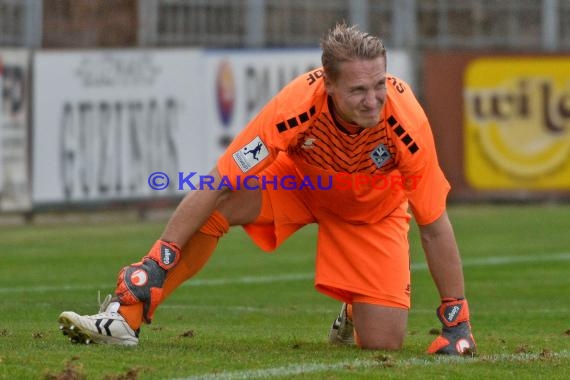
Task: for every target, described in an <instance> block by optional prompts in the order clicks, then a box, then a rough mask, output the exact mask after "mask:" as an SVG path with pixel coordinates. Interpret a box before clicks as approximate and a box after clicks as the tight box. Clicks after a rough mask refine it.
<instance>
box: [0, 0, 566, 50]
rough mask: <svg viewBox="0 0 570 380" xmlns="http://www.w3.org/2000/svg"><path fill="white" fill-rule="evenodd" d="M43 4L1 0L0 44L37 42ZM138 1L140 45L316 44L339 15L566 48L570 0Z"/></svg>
mask: <svg viewBox="0 0 570 380" xmlns="http://www.w3.org/2000/svg"><path fill="white" fill-rule="evenodd" d="M86 1H91V0H74V1H68V2H66V3H63V4H64V5H65V4H67V6H68V7H73V6H78V4H80V3H81V2H86ZM42 4H43V1H42V0H0V46H24V47H32V48H35V47H41V43H42V40H45V38H43V37H45V36H43V35H42V33H50V30H42ZM108 6H111V7H112V6H113V4H112V2H109V5H108ZM136 9H138V15H137V14H134V15H133V17H138V33H137V35H138V45H139V46H142V47H154V46H161V47H162V46H202V47H228V48H238V47H254V48H258V47H301V46H317V44H318V41H319V39H320V37H321V36H322V34H323V33H324V32H326V30H327V29H328V28H330V27H331V26H332V25H333V24H334V23H335V22H338V21H339V20H345V21H347V22H350V23H356V24H359V25H360V26H361V28H362V29H365V30H369V31H370V32H371V33H374V34H377V35H379V36H381V37H382V38H383V40H384V41H385V42H386V45H388V46H391V47H399V48H408V49H420V50H422V49H427V48H438V49H463V50H469V49H484V48H493V49H494V48H500V49H507V50H523V49H526V50H529V49H535V50H536V49H542V50H548V51H557V50H566V51H568V50H570V0H421V1H420V0H350V1H349V0H327V1H323V0H138V2H137V7H136ZM110 33H112V31H110ZM74 37H77V36H73V35H70V36H69V37H68V38H70V41H71V39H73V38H74ZM85 43H89V40H86V42H85ZM70 46H77V40H75V43H71V42H70ZM85 47H95V46H85Z"/></svg>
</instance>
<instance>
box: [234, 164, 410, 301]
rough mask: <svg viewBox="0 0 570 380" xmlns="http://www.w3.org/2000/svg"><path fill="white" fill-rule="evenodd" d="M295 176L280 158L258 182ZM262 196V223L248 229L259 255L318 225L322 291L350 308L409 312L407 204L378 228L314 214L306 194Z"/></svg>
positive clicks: (276, 191)
mask: <svg viewBox="0 0 570 380" xmlns="http://www.w3.org/2000/svg"><path fill="white" fill-rule="evenodd" d="M293 173H296V170H295V168H294V166H293V163H292V162H291V161H290V160H288V159H280V158H277V160H275V161H274V162H273V163H272V165H270V166H269V167H268V168H267V169H265V170H264V171H263V172H262V173H260V176H268V177H273V176H277V177H279V178H282V177H283V176H286V175H289V176H290V175H292V174H293ZM306 191H311V190H306ZM262 196H263V201H262V209H261V213H260V215H259V217H258V218H257V220H256V221H255V222H254V223H252V224H248V225H245V226H244V229H245V231H246V232H247V233H248V234H249V235H250V237H251V238H252V240H253V241H254V242H255V243H256V244H257V245H258V246H259V247H260V248H261V249H263V250H265V251H273V250H275V249H276V248H277V247H278V246H279V245H280V244H281V243H282V242H283V241H285V240H286V239H287V238H288V237H289V236H290V235H291V234H293V233H294V232H295V231H297V230H298V229H300V228H301V227H303V226H305V225H307V224H311V223H318V225H319V228H318V237H317V256H316V271H315V287H316V289H317V290H318V291H320V292H322V293H324V294H326V295H328V296H330V297H332V298H335V299H338V300H340V301H343V302H347V303H353V302H355V301H357V302H366V303H372V304H378V305H383V306H392V307H399V308H405V309H408V308H409V307H410V256H409V243H408V231H409V221H410V215H409V214H408V212H407V207H408V205H407V202H403V203H402V204H401V205H400V206H399V207H397V208H396V209H395V210H393V211H392V212H391V213H390V214H389V215H388V216H387V217H385V218H383V219H381V220H380V221H379V222H376V223H373V224H355V223H349V222H347V221H345V220H343V219H342V218H340V217H338V216H335V215H329V214H326V215H325V214H323V212H322V211H321V210H316V209H314V208H313V207H312V206H311V202H310V201H309V199H308V197H307V194H306V192H305V191H303V190H287V189H283V188H274V187H272V186H267V187H266V188H262Z"/></svg>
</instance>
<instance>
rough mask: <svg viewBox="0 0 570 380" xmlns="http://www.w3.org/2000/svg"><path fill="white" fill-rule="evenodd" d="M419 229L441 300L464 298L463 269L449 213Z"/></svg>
mask: <svg viewBox="0 0 570 380" xmlns="http://www.w3.org/2000/svg"><path fill="white" fill-rule="evenodd" d="M419 228H420V235H421V240H422V246H423V248H424V252H425V255H426V260H427V263H428V267H429V270H430V272H431V275H432V277H433V280H434V282H435V285H436V287H437V289H438V291H439V295H440V297H441V299H445V298H464V297H465V294H464V293H465V289H464V282H463V281H464V280H463V268H462V266H461V258H460V256H459V249H458V248H457V243H456V241H455V235H454V233H453V228H452V226H451V222H450V221H449V218H448V216H447V212H444V213H443V214H442V215H441V216H440V217H439V218H438V219H436V220H435V221H434V222H432V223H430V224H426V225H423V226H419Z"/></svg>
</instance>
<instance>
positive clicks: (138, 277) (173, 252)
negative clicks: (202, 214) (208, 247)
mask: <svg viewBox="0 0 570 380" xmlns="http://www.w3.org/2000/svg"><path fill="white" fill-rule="evenodd" d="M179 260H180V248H179V247H178V246H177V245H176V244H174V243H168V242H165V241H162V240H158V241H157V242H156V243H155V244H154V245H153V246H152V248H151V249H150V251H149V253H148V254H147V255H146V256H145V257H143V259H142V260H141V261H140V262H138V263H134V264H131V265H129V266H126V267H124V268H123V269H121V271H120V273H119V278H118V279H117V289H116V290H115V294H116V296H117V297H118V298H119V302H120V303H121V305H132V304H135V303H139V302H143V303H144V306H143V316H144V319H145V322H146V323H150V322H151V320H152V316H153V314H154V311H155V309H156V308H157V307H158V305H159V304H160V302H161V301H162V293H163V289H162V286H163V284H164V279H165V278H166V272H167V271H168V270H169V269H171V268H173V267H174V266H175V265H176V264H177V263H178V261H179Z"/></svg>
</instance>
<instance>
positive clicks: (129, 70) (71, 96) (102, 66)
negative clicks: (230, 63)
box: [33, 50, 207, 204]
mask: <svg viewBox="0 0 570 380" xmlns="http://www.w3.org/2000/svg"><path fill="white" fill-rule="evenodd" d="M200 56H201V53H200V51H199V50H116V51H115V50H109V51H103V50H94V51H50V52H39V53H37V54H36V56H35V60H34V73H35V74H34V75H35V78H34V132H33V140H34V154H33V165H34V166H33V167H34V171H33V199H34V202H36V203H38V204H41V203H54V202H55V203H60V202H84V201H101V200H112V199H138V198H142V199H147V198H153V197H161V196H175V195H181V191H179V190H178V189H177V183H176V177H177V173H178V172H189V171H205V170H206V166H205V162H206V160H205V157H206V152H207V147H206V144H205V139H206V129H205V123H204V118H203V116H204V113H203V111H202V109H201V105H202V104H203V100H202V98H203V96H202V88H203V87H204V85H203V83H202V77H203V75H202V74H201V61H200ZM155 172H162V173H164V174H165V175H167V176H168V177H169V178H170V180H171V183H170V186H168V187H167V188H166V189H164V190H160V191H159V190H154V189H153V188H151V186H150V183H149V178H150V176H151V174H152V173H155ZM155 181H156V183H158V184H161V183H164V182H165V181H167V179H165V178H162V179H160V178H159V180H156V179H155Z"/></svg>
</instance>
